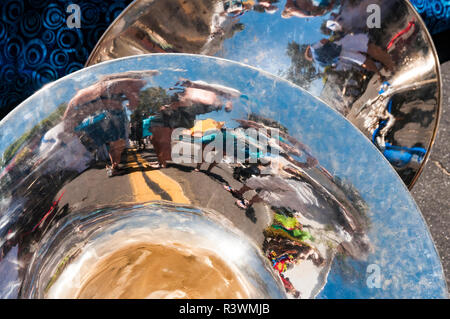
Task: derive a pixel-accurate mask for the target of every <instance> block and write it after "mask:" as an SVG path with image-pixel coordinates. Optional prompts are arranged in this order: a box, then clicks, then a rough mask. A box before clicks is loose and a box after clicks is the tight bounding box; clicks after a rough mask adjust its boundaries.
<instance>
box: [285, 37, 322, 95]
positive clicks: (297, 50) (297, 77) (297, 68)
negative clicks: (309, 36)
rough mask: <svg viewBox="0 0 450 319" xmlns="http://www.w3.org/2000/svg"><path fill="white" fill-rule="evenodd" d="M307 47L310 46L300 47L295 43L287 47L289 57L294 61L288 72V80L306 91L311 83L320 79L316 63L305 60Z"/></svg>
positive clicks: (303, 45) (290, 43) (302, 45)
mask: <svg viewBox="0 0 450 319" xmlns="http://www.w3.org/2000/svg"><path fill="white" fill-rule="evenodd" d="M307 47H308V44H301V45H299V44H298V43H297V42H295V41H293V42H289V44H288V47H287V55H288V56H289V57H290V58H291V61H292V64H291V66H290V67H289V69H288V71H287V72H288V73H287V79H288V80H289V81H292V82H293V83H295V84H297V85H299V86H301V87H302V88H305V89H308V88H309V86H310V85H311V82H312V81H314V80H316V79H318V78H319V77H320V74H319V73H318V72H317V70H316V67H315V65H314V62H313V61H308V60H307V59H306V58H305V51H306V48H307Z"/></svg>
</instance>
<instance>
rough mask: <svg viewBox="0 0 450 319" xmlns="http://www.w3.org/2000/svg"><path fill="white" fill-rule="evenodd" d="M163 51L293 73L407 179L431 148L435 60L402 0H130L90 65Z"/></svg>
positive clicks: (436, 108)
mask: <svg viewBox="0 0 450 319" xmlns="http://www.w3.org/2000/svg"><path fill="white" fill-rule="evenodd" d="M374 5H375V7H374ZM376 6H378V8H379V9H380V11H379V13H380V16H379V17H380V20H379V21H380V24H379V27H378V25H377V24H376V22H377V20H376V17H377V16H376V14H377V12H378V11H376V10H377V7H376ZM374 8H375V9H374ZM373 10H375V11H373ZM311 47H312V48H313V50H311ZM164 52H172V53H196V54H204V55H212V56H217V57H223V58H226V59H231V60H236V61H239V62H243V63H246V64H249V65H252V66H255V67H258V68H261V69H262V70H265V71H268V72H270V73H272V74H276V75H279V76H281V77H284V78H286V79H288V80H290V81H291V82H293V83H295V84H297V85H299V86H300V87H302V88H304V89H306V90H307V91H308V92H310V93H311V94H313V95H314V96H316V97H319V98H320V99H322V100H323V101H325V102H326V103H327V104H328V105H330V106H331V107H333V108H334V109H336V110H337V111H339V112H340V113H341V114H343V115H344V116H346V117H347V119H349V120H350V121H351V122H352V123H353V124H354V125H355V126H356V127H358V128H359V129H360V130H361V131H362V132H363V133H364V134H365V135H366V136H367V137H368V138H370V139H371V140H372V141H373V142H374V143H375V144H376V145H377V146H378V148H379V149H380V150H381V151H382V152H383V154H384V155H385V157H386V158H387V159H388V160H389V161H390V162H391V164H392V165H393V166H394V167H395V169H396V170H397V172H398V173H399V175H400V176H401V178H402V179H403V181H404V182H405V184H406V185H408V186H409V187H412V186H413V185H414V183H415V181H416V179H417V178H418V176H419V174H420V172H421V170H422V167H423V166H424V164H425V162H426V159H427V158H428V155H429V152H430V148H431V146H432V144H433V141H434V138H435V134H436V129H437V125H438V118H439V112H440V104H441V88H440V74H439V62H438V59H437V55H436V52H435V49H434V46H433V43H432V40H431V37H430V36H429V34H428V31H427V30H426V27H425V25H424V23H423V21H422V20H421V18H420V16H419V15H418V14H417V13H416V12H415V10H414V8H413V7H412V5H411V4H410V3H409V1H406V0H363V1H351V0H340V1H339V0H336V1H335V0H325V1H313V0H280V1H278V0H277V1H274V0H267V1H265V0H264V1H262V0H258V1H257V0H251V1H250V0H249V1H245V0H189V1H182V0H137V1H135V2H133V3H132V4H131V5H130V6H129V7H128V8H127V9H126V10H125V11H124V12H123V13H122V14H121V15H120V16H119V17H118V18H117V20H116V21H115V22H114V23H113V24H112V25H111V27H110V28H109V29H108V30H107V31H106V33H105V34H104V36H103V37H102V38H101V40H100V41H99V43H98V44H97V46H96V48H95V49H94V51H93V52H92V54H91V56H90V58H89V61H88V62H87V65H93V64H95V63H98V62H101V61H106V60H111V59H115V58H120V57H124V56H130V55H138V54H144V53H164ZM384 82H388V83H389V86H386V87H384ZM383 87H384V90H387V92H385V93H384V94H383V95H382V96H381V95H380V92H381V90H382V89H383ZM370 102H371V103H370ZM390 103H392V104H390Z"/></svg>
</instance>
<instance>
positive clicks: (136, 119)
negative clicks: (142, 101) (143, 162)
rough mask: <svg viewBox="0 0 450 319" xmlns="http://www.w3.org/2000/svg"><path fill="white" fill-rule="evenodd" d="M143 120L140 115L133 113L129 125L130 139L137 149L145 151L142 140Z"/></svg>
mask: <svg viewBox="0 0 450 319" xmlns="http://www.w3.org/2000/svg"><path fill="white" fill-rule="evenodd" d="M143 122H144V120H143V118H142V114H141V113H140V112H139V111H137V112H135V113H133V115H132V118H131V123H130V130H131V139H132V140H133V141H134V143H135V145H136V146H137V148H138V149H141V148H142V149H145V143H144V142H143V138H144V123H143Z"/></svg>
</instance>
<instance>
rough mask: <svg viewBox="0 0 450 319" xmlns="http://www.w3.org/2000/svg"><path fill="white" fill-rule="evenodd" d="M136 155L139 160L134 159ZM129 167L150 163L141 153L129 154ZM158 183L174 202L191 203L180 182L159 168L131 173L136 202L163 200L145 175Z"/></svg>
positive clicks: (142, 166)
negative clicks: (151, 186)
mask: <svg viewBox="0 0 450 319" xmlns="http://www.w3.org/2000/svg"><path fill="white" fill-rule="evenodd" d="M133 155H135V156H136V159H137V161H136V160H135V159H134V156H133ZM127 163H128V164H127V165H126V167H127V168H135V169H136V168H145V167H148V163H147V162H146V160H145V159H143V158H142V157H141V156H140V155H139V154H137V153H135V154H128V156H127ZM144 174H145V177H147V178H148V179H150V180H151V181H152V182H153V183H155V184H157V185H158V186H159V187H160V188H161V189H162V190H163V191H164V192H166V193H167V194H168V195H169V196H170V197H171V198H172V201H173V202H174V203H178V204H190V200H189V199H188V198H187V197H186V196H185V195H184V193H183V189H182V188H181V186H180V184H178V183H177V182H176V181H175V180H173V179H172V178H170V177H169V176H167V175H166V174H164V173H162V172H161V171H159V170H151V171H136V172H132V173H131V174H129V175H128V176H129V179H130V184H131V188H132V190H133V196H134V200H135V201H136V202H148V201H153V200H161V199H162V198H161V196H160V195H158V194H156V193H155V192H154V191H153V190H152V189H151V188H150V187H149V185H148V183H147V182H146V180H145V177H144Z"/></svg>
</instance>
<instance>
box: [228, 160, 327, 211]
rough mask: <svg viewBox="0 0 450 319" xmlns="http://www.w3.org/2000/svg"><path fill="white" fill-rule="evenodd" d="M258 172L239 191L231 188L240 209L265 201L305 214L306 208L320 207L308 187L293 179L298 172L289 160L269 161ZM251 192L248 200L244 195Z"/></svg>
mask: <svg viewBox="0 0 450 319" xmlns="http://www.w3.org/2000/svg"><path fill="white" fill-rule="evenodd" d="M259 169H260V175H258V176H252V177H250V178H249V179H247V180H246V182H245V184H244V186H242V187H241V189H239V190H233V189H230V192H231V193H232V194H233V195H234V196H236V197H237V198H240V199H238V200H237V201H236V204H237V205H238V206H239V207H240V208H242V209H247V208H249V207H251V206H252V205H253V204H255V203H258V202H266V203H269V204H270V205H272V206H274V207H287V208H290V209H292V210H294V211H297V212H304V211H305V210H306V206H307V205H315V206H318V205H319V203H318V201H317V198H316V196H315V195H314V193H313V191H312V188H311V187H310V185H309V184H307V183H304V182H301V181H299V180H296V179H295V175H294V174H297V171H296V170H295V169H294V168H293V167H292V165H291V163H290V162H289V161H288V160H286V159H284V158H283V157H278V158H272V159H270V161H269V163H267V164H265V165H261V166H260V167H259ZM250 190H255V191H256V193H257V194H256V195H255V196H253V197H252V198H251V199H250V200H249V201H247V200H246V199H244V194H245V193H246V192H248V191H250Z"/></svg>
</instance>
